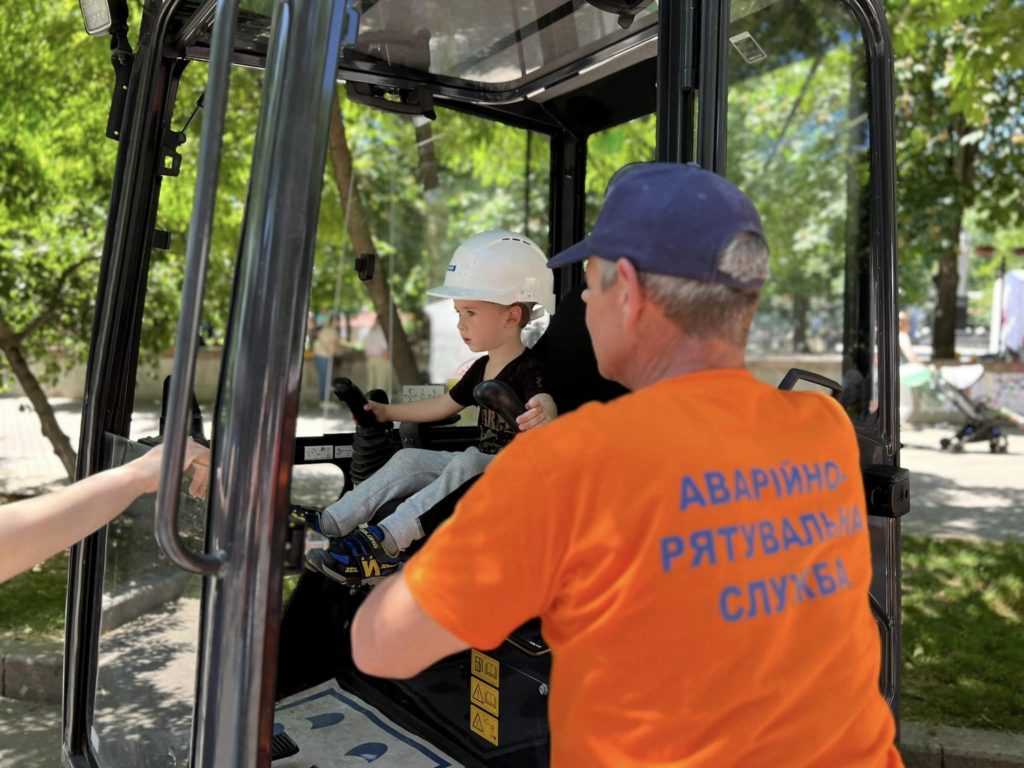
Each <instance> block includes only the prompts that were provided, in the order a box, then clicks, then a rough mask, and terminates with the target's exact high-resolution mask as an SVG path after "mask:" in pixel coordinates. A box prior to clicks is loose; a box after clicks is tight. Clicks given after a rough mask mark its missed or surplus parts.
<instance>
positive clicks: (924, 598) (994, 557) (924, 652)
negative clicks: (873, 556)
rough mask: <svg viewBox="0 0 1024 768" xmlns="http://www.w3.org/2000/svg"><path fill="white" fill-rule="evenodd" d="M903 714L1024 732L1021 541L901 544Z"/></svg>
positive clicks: (912, 540)
mask: <svg viewBox="0 0 1024 768" xmlns="http://www.w3.org/2000/svg"><path fill="white" fill-rule="evenodd" d="M903 660H904V666H903V716H904V717H906V718H907V719H909V720H916V721H918V722H924V723H934V724H942V725H957V726H964V727H969V728H987V729H997V730H1006V731H1016V732H1024V542H1021V541H1008V542H1005V543H994V542H984V543H974V542H966V541H953V540H934V539H927V538H922V537H917V536H906V537H904V539H903Z"/></svg>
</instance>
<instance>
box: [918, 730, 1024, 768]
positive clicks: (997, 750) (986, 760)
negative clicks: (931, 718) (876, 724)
mask: <svg viewBox="0 0 1024 768" xmlns="http://www.w3.org/2000/svg"><path fill="white" fill-rule="evenodd" d="M900 754H902V755H903V763H904V765H905V766H906V768H1024V734H1021V733H1007V732H1004V731H983V730H980V729H977V728H954V727H952V726H948V725H923V724H921V723H913V722H908V721H906V720H904V721H903V723H902V725H901V728H900Z"/></svg>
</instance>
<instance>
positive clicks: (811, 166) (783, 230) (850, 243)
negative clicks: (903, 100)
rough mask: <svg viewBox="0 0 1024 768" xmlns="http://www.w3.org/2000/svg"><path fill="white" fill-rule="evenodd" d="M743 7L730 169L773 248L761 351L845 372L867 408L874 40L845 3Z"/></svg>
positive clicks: (787, 361) (827, 371) (761, 364)
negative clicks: (868, 51) (868, 47)
mask: <svg viewBox="0 0 1024 768" xmlns="http://www.w3.org/2000/svg"><path fill="white" fill-rule="evenodd" d="M731 16H732V19H731V23H730V27H729V33H728V41H729V51H728V80H729V96H728V155H727V172H726V175H727V176H728V177H729V178H730V179H731V180H732V181H734V182H735V183H736V184H737V185H738V186H739V187H740V188H741V189H743V190H744V191H745V192H746V193H747V194H749V195H750V197H751V198H752V199H753V201H754V203H755V204H756V205H757V207H758V210H759V211H760V212H761V216H762V218H763V221H764V226H765V233H766V235H767V237H768V242H769V246H770V248H771V256H772V258H771V270H772V271H771V278H770V279H769V282H768V283H767V285H766V286H765V290H764V294H763V296H762V300H761V304H760V306H759V309H758V313H757V316H756V318H755V320H754V325H753V329H752V331H751V334H750V340H749V345H748V364H749V366H750V367H751V369H752V370H753V371H754V372H755V374H756V375H758V376H759V377H761V378H763V379H764V380H766V381H769V382H771V383H774V384H777V383H778V382H779V380H780V379H781V378H782V376H783V375H784V374H785V373H786V371H787V370H788V369H790V368H806V369H811V370H813V371H815V372H817V373H821V374H824V375H826V376H828V377H830V378H832V379H834V380H836V381H838V382H840V383H842V384H843V385H844V391H843V396H842V400H843V405H844V407H845V408H846V409H847V412H848V413H850V415H851V417H853V418H854V419H858V420H859V419H862V418H865V417H868V416H869V415H870V414H871V413H872V412H873V411H875V409H876V402H877V393H876V385H875V381H876V379H875V376H874V373H873V371H874V361H873V357H874V354H875V352H874V350H875V346H876V344H875V338H874V336H875V330H874V329H875V322H874V316H873V314H874V310H873V307H874V306H875V303H874V288H873V285H872V284H871V281H870V279H869V274H870V270H869V267H870V247H869V242H868V231H869V230H868V226H867V222H868V214H869V211H868V183H869V165H868V159H869V158H868V149H869V143H870V136H869V131H868V101H867V99H868V87H867V86H868V70H867V60H866V57H865V53H864V50H865V49H864V42H863V40H862V38H861V34H860V31H859V28H858V26H857V24H856V23H855V21H854V19H853V18H852V17H850V15H849V14H848V12H847V11H846V10H845V8H844V6H843V5H842V4H839V3H832V2H812V3H809V4H808V3H795V2H788V1H787V0H783V1H782V2H768V3H765V2H763V1H762V0H736V2H734V3H733V4H732V11H731Z"/></svg>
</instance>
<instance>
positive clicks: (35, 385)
mask: <svg viewBox="0 0 1024 768" xmlns="http://www.w3.org/2000/svg"><path fill="white" fill-rule="evenodd" d="M0 349H2V350H3V353H4V356H5V357H6V358H7V362H9V363H10V365H11V369H12V370H13V371H14V375H15V376H16V377H17V379H18V383H19V384H20V385H21V388H22V389H23V390H25V394H26V395H27V396H28V399H29V401H30V402H31V403H32V407H33V408H35V409H36V415H37V416H38V417H39V423H40V425H41V426H42V429H43V435H45V436H46V439H47V440H49V441H50V444H51V445H52V446H53V452H54V453H55V454H57V458H59V459H60V462H61V464H63V465H64V471H65V472H67V473H68V479H69V480H74V479H75V463H76V461H77V457H76V456H75V452H74V450H72V448H71V441H70V440H68V436H67V435H65V434H64V433H63V432H62V431H61V428H60V425H59V424H57V417H56V416H55V415H54V413H53V408H51V407H50V401H49V400H47V399H46V393H45V392H43V388H42V387H40V386H39V380H38V379H37V378H36V377H35V374H33V373H32V369H31V368H29V365H28V361H27V360H25V355H24V354H23V353H22V351H21V345H20V343H19V341H18V336H17V334H16V333H14V332H13V331H12V329H11V327H10V326H9V325H8V324H7V321H6V320H4V319H3V318H2V317H0Z"/></svg>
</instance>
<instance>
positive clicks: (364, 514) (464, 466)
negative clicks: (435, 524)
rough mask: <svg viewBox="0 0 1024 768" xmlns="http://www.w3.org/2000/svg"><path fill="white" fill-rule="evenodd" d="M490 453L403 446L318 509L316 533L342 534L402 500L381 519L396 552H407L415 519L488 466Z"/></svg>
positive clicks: (416, 532) (416, 530)
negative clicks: (319, 514) (320, 511)
mask: <svg viewBox="0 0 1024 768" xmlns="http://www.w3.org/2000/svg"><path fill="white" fill-rule="evenodd" d="M493 458H494V454H490V453H481V452H480V451H479V450H478V449H477V448H474V447H471V448H467V449H466V450H465V451H428V450H424V449H422V448H403V449H402V450H400V451H399V452H398V453H396V454H395V455H394V456H392V457H391V458H390V459H389V460H388V462H387V464H385V465H384V466H383V467H381V468H380V469H378V470H377V471H376V472H374V473H373V474H372V475H370V476H369V477H368V478H366V480H364V481H363V482H361V483H360V484H359V485H357V486H356V487H355V488H353V489H352V490H351V491H349V492H348V493H346V494H345V495H344V496H342V497H341V498H340V499H338V500H337V501H336V502H334V503H333V504H332V505H331V506H329V507H327V509H325V510H324V511H323V514H322V515H321V517H320V530H322V531H323V532H324V533H325V534H326V535H328V536H344V535H345V534H347V533H350V532H351V531H353V530H355V528H356V526H358V525H359V524H361V523H365V522H367V521H368V520H369V519H370V518H371V517H372V516H373V513H374V512H376V511H377V510H378V509H379V508H380V507H381V505H382V504H384V502H386V501H391V500H392V499H400V498H402V497H403V496H408V497H409V498H407V499H406V500H405V501H403V502H402V503H401V504H399V505H398V507H397V508H396V509H395V511H394V512H392V513H391V514H390V515H388V516H387V517H386V518H385V519H384V520H382V521H381V525H383V526H384V527H385V528H387V530H388V533H390V534H391V536H392V537H393V538H394V540H395V542H396V543H397V544H398V548H399V549H407V548H408V547H409V545H410V544H412V542H413V541H415V540H416V539H419V538H421V537H422V536H423V528H422V527H421V526H420V522H419V518H420V516H421V515H422V514H423V513H424V512H426V511H427V510H428V509H430V508H431V507H433V506H434V505H435V504H437V503H438V502H439V501H441V499H443V498H444V497H445V496H447V495H448V494H449V493H451V492H452V491H454V490H455V489H456V488H458V487H459V486H460V485H462V484H463V483H465V482H466V481H467V480H469V479H470V478H472V477H476V476H477V475H479V474H480V473H482V472H483V471H484V469H486V468H487V465H488V464H490V463H491V460H492V459H493Z"/></svg>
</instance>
